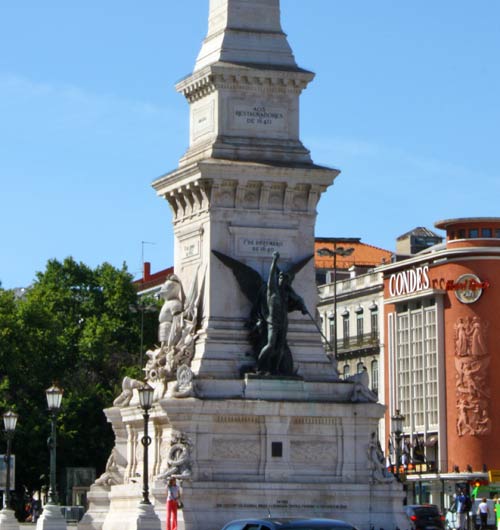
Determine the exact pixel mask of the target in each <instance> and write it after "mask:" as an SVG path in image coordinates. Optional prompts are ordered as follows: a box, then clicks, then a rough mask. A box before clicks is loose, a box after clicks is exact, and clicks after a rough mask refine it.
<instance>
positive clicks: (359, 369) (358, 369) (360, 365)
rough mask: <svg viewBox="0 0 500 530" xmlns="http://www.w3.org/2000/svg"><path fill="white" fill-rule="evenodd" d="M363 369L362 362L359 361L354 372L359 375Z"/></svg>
mask: <svg viewBox="0 0 500 530" xmlns="http://www.w3.org/2000/svg"><path fill="white" fill-rule="evenodd" d="M364 367H365V365H364V364H363V361H359V363H358V364H357V365H356V372H358V374H360V373H361V372H362V371H363V369H364Z"/></svg>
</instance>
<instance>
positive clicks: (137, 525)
mask: <svg viewBox="0 0 500 530" xmlns="http://www.w3.org/2000/svg"><path fill="white" fill-rule="evenodd" d="M140 497H141V495H140V494H139V495H138V488H137V486H136V485H135V484H132V485H131V486H113V487H112V488H111V492H110V506H109V511H108V514H107V516H106V519H105V520H104V523H103V525H102V530H161V528H162V525H161V521H160V518H159V516H158V514H157V513H156V510H155V507H154V504H142V503H141V502H139V498H140ZM78 527H79V528H80V525H78Z"/></svg>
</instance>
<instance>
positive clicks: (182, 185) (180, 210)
mask: <svg viewBox="0 0 500 530" xmlns="http://www.w3.org/2000/svg"><path fill="white" fill-rule="evenodd" d="M337 175H338V171H337V170H335V169H329V168H323V167H319V166H309V167H304V166H299V167H282V166H279V165H266V164H259V163H243V162H234V161H218V160H209V161H208V160H207V161H202V162H198V163H196V164H193V165H191V166H189V167H187V168H181V169H179V170H177V171H173V172H172V173H170V174H168V175H165V176H164V177H162V178H160V179H158V180H157V181H155V182H154V183H153V187H154V188H155V190H156V191H157V193H158V195H160V196H162V197H164V198H165V199H166V200H167V201H168V202H169V204H170V207H171V208H172V212H173V216H174V224H175V223H177V222H179V221H185V220H188V219H191V218H194V217H196V216H199V215H201V214H203V213H206V212H207V211H208V210H212V209H220V210H228V209H229V210H238V211H242V210H249V211H261V212H264V211H266V212H272V211H276V212H283V213H288V214H290V215H291V214H294V213H295V214H298V215H301V214H307V215H314V214H315V211H316V205H317V203H318V201H319V198H320V196H321V193H322V192H323V191H325V189H326V188H327V187H328V186H329V185H330V184H331V183H332V181H333V179H334V178H335V177H336V176H337Z"/></svg>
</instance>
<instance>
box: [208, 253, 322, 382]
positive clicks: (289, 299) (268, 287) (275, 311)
mask: <svg viewBox="0 0 500 530" xmlns="http://www.w3.org/2000/svg"><path fill="white" fill-rule="evenodd" d="M212 253H213V254H214V256H216V257H217V258H218V259H219V260H220V261H221V262H222V263H224V265H226V266H227V267H229V268H230V269H231V271H232V272H233V274H234V276H235V278H236V280H237V282H238V285H239V286H240V289H241V290H242V292H243V294H244V295H245V296H246V298H247V299H248V301H249V302H250V303H251V304H252V309H251V311H250V316H249V319H248V329H249V337H248V338H249V342H250V344H251V346H252V355H253V357H254V359H255V365H256V366H255V371H256V373H257V374H260V375H277V376H293V375H296V373H295V370H294V366H293V357H292V352H291V351H290V347H289V346H288V343H287V340H286V337H287V333H288V313H289V312H292V311H301V312H302V313H303V314H308V311H307V308H306V306H305V303H304V300H303V299H302V297H300V296H299V295H298V294H297V293H296V292H295V291H294V289H293V288H292V282H293V279H294V278H295V275H296V274H297V273H298V272H299V271H300V270H301V269H302V268H303V267H304V265H306V263H308V262H309V261H310V260H311V258H312V257H313V254H311V255H310V256H307V257H305V258H303V259H301V260H299V261H298V262H296V263H293V264H291V265H290V266H288V267H286V268H283V269H280V268H279V267H278V259H279V257H280V255H279V253H278V252H274V254H273V261H272V263H271V267H270V269H269V277H268V280H267V282H265V281H264V279H263V278H262V276H261V275H260V274H259V273H258V272H257V271H256V270H255V269H253V268H252V267H250V266H248V265H246V264H245V263H242V262H241V261H239V260H236V259H234V258H231V257H230V256H227V255H226V254H223V253H222V252H218V251H217V250H212Z"/></svg>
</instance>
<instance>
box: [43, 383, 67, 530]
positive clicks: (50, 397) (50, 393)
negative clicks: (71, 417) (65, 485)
mask: <svg viewBox="0 0 500 530" xmlns="http://www.w3.org/2000/svg"><path fill="white" fill-rule="evenodd" d="M63 393H64V391H63V389H62V388H59V387H58V386H57V385H55V384H53V385H52V386H51V387H50V388H47V390H46V391H45V397H46V398H47V406H48V409H49V413H50V436H49V439H48V440H47V444H48V446H49V451H50V483H49V495H48V499H47V504H46V505H45V506H44V508H43V512H42V515H41V516H40V517H39V519H38V521H37V523H36V528H37V530H63V529H66V520H65V519H64V517H63V516H62V513H61V509H60V506H58V496H57V483H56V450H57V414H58V412H59V409H60V408H61V402H62V397H63Z"/></svg>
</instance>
